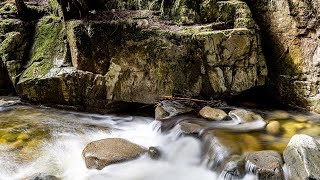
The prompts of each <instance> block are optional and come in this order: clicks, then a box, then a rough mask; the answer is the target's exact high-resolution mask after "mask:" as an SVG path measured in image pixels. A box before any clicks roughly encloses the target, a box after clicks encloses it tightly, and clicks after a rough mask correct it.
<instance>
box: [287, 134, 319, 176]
mask: <svg viewBox="0 0 320 180" xmlns="http://www.w3.org/2000/svg"><path fill="white" fill-rule="evenodd" d="M283 156H284V161H285V163H286V165H287V167H288V171H289V179H290V180H295V179H301V180H307V179H320V144H319V143H318V142H317V141H316V140H315V139H314V138H312V137H310V136H308V135H302V134H298V135H295V136H293V137H292V138H291V140H290V142H289V144H288V146H287V148H286V149H285V151H284V153H283Z"/></svg>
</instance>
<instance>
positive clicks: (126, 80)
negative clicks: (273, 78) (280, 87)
mask: <svg viewBox="0 0 320 180" xmlns="http://www.w3.org/2000/svg"><path fill="white" fill-rule="evenodd" d="M54 2H55V0H51V1H50V3H49V8H48V11H47V15H46V16H44V17H42V18H41V19H40V20H39V21H37V22H36V23H31V22H30V23H25V22H22V21H20V20H18V19H8V18H7V19H2V20H1V21H2V23H1V25H2V26H1V27H0V31H5V32H4V33H3V34H4V36H3V37H5V40H4V41H2V43H1V49H0V55H1V57H2V62H3V64H4V65H5V66H4V67H5V68H6V69H7V71H8V74H9V76H10V78H11V81H12V82H13V85H14V86H15V89H16V91H17V93H18V95H19V96H21V97H22V98H24V99H28V100H32V101H37V102H43V103H55V104H57V103H58V104H67V105H80V106H83V107H91V108H94V107H97V108H101V109H103V108H107V105H108V103H109V102H111V101H112V102H113V101H125V102H139V103H148V104H149V103H155V102H156V101H158V100H159V97H161V96H171V95H175V94H180V95H184V96H188V97H197V96H202V97H206V98H210V97H212V98H223V97H225V96H232V95H237V94H239V93H240V92H242V91H245V90H248V89H250V88H252V87H255V86H259V85H263V84H264V82H265V78H266V75H267V69H266V64H265V60H264V56H263V54H262V50H261V44H260V37H259V32H258V30H257V26H256V24H255V22H254V21H253V19H252V15H251V12H250V10H249V8H248V6H247V5H246V3H244V2H241V1H213V0H206V1H199V2H195V3H188V1H176V2H175V3H174V4H166V5H164V6H161V5H160V4H159V3H158V4H157V3H153V1H147V0H146V1H143V2H141V4H139V3H138V4H135V3H136V1H132V3H131V4H130V3H129V2H127V1H117V3H111V1H110V2H109V1H99V3H100V4H101V3H102V4H105V5H110V6H103V5H102V6H101V7H109V8H110V7H111V5H112V7H113V6H114V8H111V9H115V10H111V9H101V8H100V9H98V11H97V13H96V14H90V15H88V17H87V18H86V21H83V20H70V21H68V22H64V21H63V20H62V19H61V17H59V16H61V10H60V9H59V7H56V6H55V5H56V2H55V3H54ZM130 2H131V1H130ZM139 2H140V1H139ZM108 3H111V4H108ZM151 4H153V6H152V7H151ZM11 5H12V4H11ZM8 6H9V5H8ZM88 6H90V4H88ZM10 7H11V6H10ZM197 7H200V8H197ZM146 9H148V10H146ZM149 9H151V10H149ZM159 10H160V11H161V12H162V13H160V14H159V13H157V12H158V11H159ZM213 10H215V11H214V13H212V12H213ZM12 11H13V12H14V11H15V9H14V8H13V9H12ZM48 14H49V15H48ZM7 24H9V25H7ZM26 27H31V29H34V33H33V34H32V33H31V34H30V32H33V31H32V30H30V31H29V30H28V28H26ZM26 38H31V39H32V40H30V41H28V40H27V39H26ZM28 47H29V48H28Z"/></svg>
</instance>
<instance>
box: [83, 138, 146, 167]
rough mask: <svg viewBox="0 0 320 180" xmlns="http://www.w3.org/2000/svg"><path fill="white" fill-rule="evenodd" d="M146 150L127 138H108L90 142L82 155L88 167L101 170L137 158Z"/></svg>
mask: <svg viewBox="0 0 320 180" xmlns="http://www.w3.org/2000/svg"><path fill="white" fill-rule="evenodd" d="M146 152H147V150H146V149H145V148H143V147H141V146H139V145H137V144H134V143H131V142H129V141H127V140H125V139H120V138H108V139H102V140H98V141H94V142H91V143H89V144H88V145H87V146H86V147H85V148H84V150H83V152H82V156H83V158H84V160H85V163H86V166H87V168H89V169H99V170H101V169H103V168H104V167H106V166H108V165H110V164H114V163H119V162H123V161H128V160H131V159H134V158H137V157H139V156H140V155H142V154H144V153H146Z"/></svg>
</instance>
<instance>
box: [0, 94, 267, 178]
mask: <svg viewBox="0 0 320 180" xmlns="http://www.w3.org/2000/svg"><path fill="white" fill-rule="evenodd" d="M1 102H2V103H1ZM14 103H15V100H14V99H13V100H10V99H8V98H6V100H5V101H4V100H3V99H2V101H0V157H1V158H0V165H1V168H0V179H1V180H6V179H24V178H27V177H30V176H32V175H34V174H37V173H46V174H49V175H54V176H56V177H59V178H62V179H67V180H68V179H72V180H73V179H76V180H78V179H79V180H81V179H110V180H158V179H159V180H160V179H166V180H171V179H172V180H180V179H181V180H189V179H190V180H194V179H201V180H206V179H208V180H209V179H210V180H214V179H219V174H217V173H215V172H213V171H211V170H209V169H207V168H206V167H205V166H204V165H203V163H201V162H202V159H201V153H202V149H201V148H202V145H201V142H200V141H199V140H198V139H196V138H193V137H188V136H182V135H181V130H180V127H179V126H176V127H175V128H173V129H172V130H170V131H169V132H166V133H161V130H160V124H159V122H157V121H153V118H151V117H139V116H116V115H97V114H85V113H76V112H69V111H63V110H58V109H54V108H47V107H38V106H31V105H19V104H16V105H12V104H14ZM217 132H219V131H217ZM243 136H249V135H247V134H245V135H243ZM110 137H120V138H124V139H127V140H129V141H131V142H134V143H136V144H139V145H142V146H144V147H150V146H156V147H158V148H159V149H160V150H161V152H162V156H161V158H160V159H159V160H152V159H150V158H149V157H148V156H142V157H140V158H138V159H136V160H133V161H129V162H126V163H120V164H115V165H110V166H107V167H106V168H104V169H103V170H101V171H99V170H89V169H87V168H86V166H85V163H84V160H83V159H82V156H81V154H82V150H83V149H84V147H85V146H86V144H88V143H89V142H92V141H94V140H99V139H104V138H110ZM218 137H219V133H218ZM220 137H226V138H225V139H224V140H226V141H227V142H228V143H229V142H230V141H232V139H234V136H232V135H230V134H225V133H223V134H221V136H220ZM228 138H229V139H228ZM269 138H270V137H269ZM249 139H250V138H249ZM235 141H238V139H236V140H235ZM249 141H252V140H249ZM249 143H251V144H248V145H246V146H248V147H251V146H259V147H260V144H259V142H249ZM252 143H253V144H252ZM257 144H258V145H257ZM261 149H263V148H260V149H259V150H261ZM271 149H272V148H271ZM254 150H255V149H254ZM221 153H223V152H221ZM245 179H255V177H254V176H252V175H247V176H246V177H245Z"/></svg>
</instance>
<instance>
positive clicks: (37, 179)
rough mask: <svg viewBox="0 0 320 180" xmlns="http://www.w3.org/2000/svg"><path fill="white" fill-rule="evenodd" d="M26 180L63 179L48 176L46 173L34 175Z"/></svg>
mask: <svg viewBox="0 0 320 180" xmlns="http://www.w3.org/2000/svg"><path fill="white" fill-rule="evenodd" d="M24 180H61V179H60V178H57V177H55V176H52V175H48V174H46V173H39V174H34V175H32V176H31V177H27V178H25V179H24Z"/></svg>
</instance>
